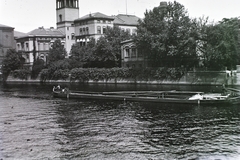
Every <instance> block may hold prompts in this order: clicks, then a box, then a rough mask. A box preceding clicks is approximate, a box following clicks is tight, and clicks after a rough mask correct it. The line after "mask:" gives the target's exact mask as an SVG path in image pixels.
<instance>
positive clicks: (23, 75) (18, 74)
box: [12, 69, 31, 80]
mask: <svg viewBox="0 0 240 160" xmlns="http://www.w3.org/2000/svg"><path fill="white" fill-rule="evenodd" d="M12 74H13V77H14V78H19V79H22V80H24V79H25V80H27V79H28V77H29V76H30V74H31V72H30V71H29V70H27V69H19V70H14V71H13V73H12Z"/></svg>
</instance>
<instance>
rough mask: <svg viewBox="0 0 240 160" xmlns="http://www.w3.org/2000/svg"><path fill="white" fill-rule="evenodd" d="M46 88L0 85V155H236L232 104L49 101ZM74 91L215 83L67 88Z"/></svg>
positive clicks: (116, 159) (27, 158)
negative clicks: (198, 104) (199, 104)
mask: <svg viewBox="0 0 240 160" xmlns="http://www.w3.org/2000/svg"><path fill="white" fill-rule="evenodd" d="M52 87H53V85H52V84H48V85H40V84H28V85H27V84H5V85H3V84H0V159H2V160H15V159H16V160H35V159H36V160H39V159H56V160H65V159H84V160H85V159H87V160H88V159H89V160H99V159H100V160H101V159H107V160H125V159H126V160H166V159H169V160H172V159H192V160H193V159H197V160H205V159H206V160H225V159H226V160H232V159H233V160H235V159H240V106H236V105H235V106H234V105H233V106H197V105H196V106H194V105H191V106H189V105H187V106H186V105H170V104H152V103H138V102H125V103H124V102H112V101H98V100H94V101H93V100H91V101H90V100H69V101H67V100H63V99H55V98H52V95H51V90H52ZM68 87H69V88H70V89H72V90H73V89H74V90H87V91H113V90H159V89H165V90H168V89H177V90H178V89H181V90H196V88H197V89H198V90H202V91H215V90H220V88H219V87H209V86H201V87H200V86H199V87H189V86H160V85H156V86H155V85H130V84H128V85H124V84H118V85H105V84H102V85H99V84H98V85H97V84H85V85H71V86H68Z"/></svg>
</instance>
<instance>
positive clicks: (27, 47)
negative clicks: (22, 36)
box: [25, 43, 29, 51]
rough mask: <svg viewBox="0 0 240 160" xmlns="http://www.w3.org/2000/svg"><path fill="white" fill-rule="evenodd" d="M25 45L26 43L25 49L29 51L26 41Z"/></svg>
mask: <svg viewBox="0 0 240 160" xmlns="http://www.w3.org/2000/svg"><path fill="white" fill-rule="evenodd" d="M25 45H26V51H29V46H28V43H26V44H25Z"/></svg>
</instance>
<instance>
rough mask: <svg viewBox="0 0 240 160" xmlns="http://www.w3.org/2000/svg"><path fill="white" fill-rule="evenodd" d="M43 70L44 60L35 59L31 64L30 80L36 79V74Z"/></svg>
mask: <svg viewBox="0 0 240 160" xmlns="http://www.w3.org/2000/svg"><path fill="white" fill-rule="evenodd" d="M43 68H44V60H42V59H39V58H38V59H37V60H36V61H35V62H33V67H32V73H31V74H32V75H31V76H32V78H37V76H38V74H39V73H40V72H41V70H42V69H43Z"/></svg>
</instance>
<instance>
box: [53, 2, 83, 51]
mask: <svg viewBox="0 0 240 160" xmlns="http://www.w3.org/2000/svg"><path fill="white" fill-rule="evenodd" d="M78 18H79V0H56V20H57V29H59V30H60V31H61V32H62V33H63V34H65V36H66V38H65V39H66V43H65V48H66V51H67V53H68V55H69V53H70V51H71V47H72V44H74V43H75V29H74V20H75V19H78Z"/></svg>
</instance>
